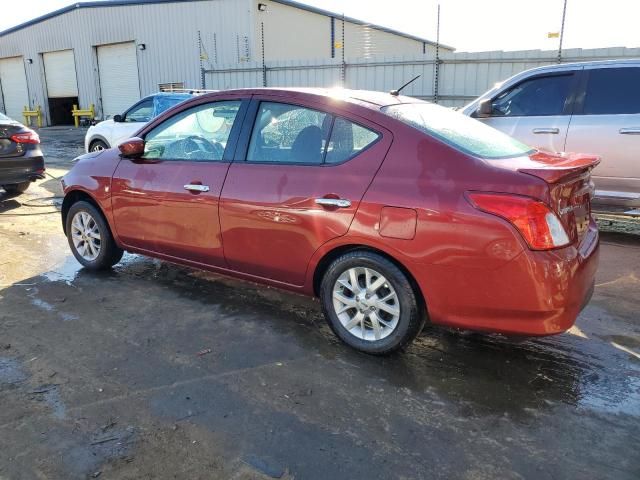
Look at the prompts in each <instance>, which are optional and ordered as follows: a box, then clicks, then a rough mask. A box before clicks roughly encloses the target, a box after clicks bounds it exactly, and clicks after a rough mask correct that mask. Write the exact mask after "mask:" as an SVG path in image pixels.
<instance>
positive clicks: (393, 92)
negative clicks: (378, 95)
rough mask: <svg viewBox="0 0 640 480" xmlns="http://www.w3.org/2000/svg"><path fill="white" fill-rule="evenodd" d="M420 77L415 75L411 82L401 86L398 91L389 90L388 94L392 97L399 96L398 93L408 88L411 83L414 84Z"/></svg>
mask: <svg viewBox="0 0 640 480" xmlns="http://www.w3.org/2000/svg"><path fill="white" fill-rule="evenodd" d="M421 76H422V75H416V76H415V77H413V78H412V79H411V80H409V81H408V82H407V83H405V84H404V85H402V86H401V87H400V88H399V89H397V90H391V91H390V92H389V93H390V94H391V95H393V96H394V97H397V96H398V95H400V92H401V91H402V90H404V88H405V87H408V86H409V85H411V84H412V83H413V82H415V81H416V80H417V79H419V78H420V77H421Z"/></svg>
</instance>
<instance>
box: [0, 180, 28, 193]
mask: <svg viewBox="0 0 640 480" xmlns="http://www.w3.org/2000/svg"><path fill="white" fill-rule="evenodd" d="M29 185H31V182H30V181H28V180H27V181H26V182H22V183H10V184H9V185H3V186H2V187H3V188H4V189H5V191H6V192H7V193H8V194H9V195H20V194H21V193H24V192H26V191H27V188H29Z"/></svg>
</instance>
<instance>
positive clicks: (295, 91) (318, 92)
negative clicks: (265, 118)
mask: <svg viewBox="0 0 640 480" xmlns="http://www.w3.org/2000/svg"><path fill="white" fill-rule="evenodd" d="M218 94H238V95H247V96H248V95H274V96H279V97H282V96H286V97H290V98H291V99H295V98H300V99H302V98H307V99H310V97H311V98H312V97H320V98H321V99H326V98H333V99H336V100H342V101H344V102H347V103H352V104H356V105H360V106H364V107H367V108H370V109H375V110H379V109H380V107H384V106H387V105H397V104H401V103H418V102H420V103H422V102H424V100H420V99H418V98H414V97H408V96H405V95H397V96H396V95H391V94H390V93H388V92H377V91H372V90H351V89H346V88H242V89H233V90H221V91H219V92H216V93H212V94H205V95H211V96H216V95H218Z"/></svg>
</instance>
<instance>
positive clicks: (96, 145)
mask: <svg viewBox="0 0 640 480" xmlns="http://www.w3.org/2000/svg"><path fill="white" fill-rule="evenodd" d="M108 148H109V145H107V144H106V143H104V142H103V141H102V140H94V141H93V142H91V145H89V151H90V152H101V151H102V150H107V149H108Z"/></svg>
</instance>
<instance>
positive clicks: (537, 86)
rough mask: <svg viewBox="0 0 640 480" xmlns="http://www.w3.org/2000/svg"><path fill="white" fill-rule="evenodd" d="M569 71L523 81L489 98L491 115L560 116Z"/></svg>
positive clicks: (569, 85) (569, 79) (567, 91)
mask: <svg viewBox="0 0 640 480" xmlns="http://www.w3.org/2000/svg"><path fill="white" fill-rule="evenodd" d="M572 79H573V74H567V75H553V76H547V77H536V78H532V79H530V80H525V81H524V82H522V83H519V84H518V85H516V86H515V87H513V88H511V89H509V90H506V91H505V92H503V93H501V94H500V95H499V96H498V97H497V98H495V99H494V100H493V103H492V107H493V109H492V110H493V111H492V114H491V115H492V116H494V117H534V116H535V117H537V116H545V115H562V114H563V112H564V104H565V102H566V101H567V97H568V96H569V91H570V89H571V81H572Z"/></svg>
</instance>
